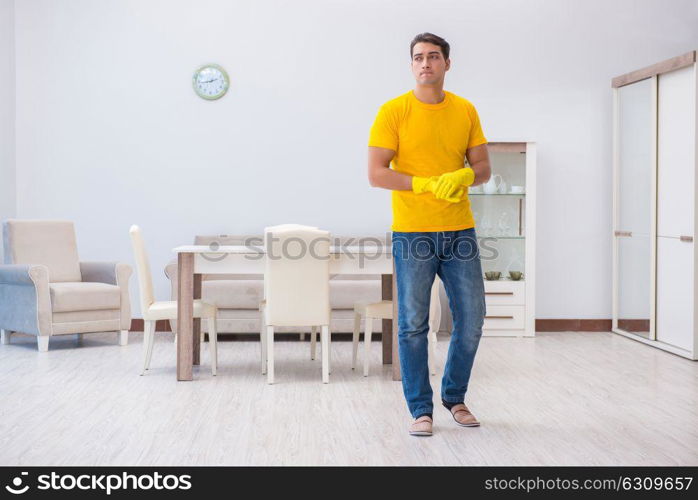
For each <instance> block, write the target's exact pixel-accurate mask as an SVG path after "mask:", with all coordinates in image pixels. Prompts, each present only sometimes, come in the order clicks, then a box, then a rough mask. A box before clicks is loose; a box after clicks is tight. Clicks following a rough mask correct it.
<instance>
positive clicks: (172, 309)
mask: <svg viewBox="0 0 698 500" xmlns="http://www.w3.org/2000/svg"><path fill="white" fill-rule="evenodd" d="M215 316H216V306H215V305H213V304H209V303H208V302H202V301H201V300H198V299H197V300H195V301H194V317H195V318H212V317H215ZM143 319H145V320H150V321H152V320H157V319H177V301H176V300H163V301H160V302H154V303H152V304H151V305H150V307H149V308H148V311H147V312H145V313H144V314H143Z"/></svg>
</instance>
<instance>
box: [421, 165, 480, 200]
mask: <svg viewBox="0 0 698 500" xmlns="http://www.w3.org/2000/svg"><path fill="white" fill-rule="evenodd" d="M474 181H475V171H474V170H473V169H472V168H470V167H464V168H459V169H458V170H455V171H453V172H447V173H445V174H441V175H435V176H432V177H416V176H415V177H412V191H413V192H415V193H417V194H422V193H433V194H434V196H435V197H436V198H437V199H439V200H446V201H448V202H450V203H458V202H459V201H461V200H462V199H463V198H464V197H465V193H466V191H465V190H466V189H468V186H470V185H471V184H472V183H473V182H474Z"/></svg>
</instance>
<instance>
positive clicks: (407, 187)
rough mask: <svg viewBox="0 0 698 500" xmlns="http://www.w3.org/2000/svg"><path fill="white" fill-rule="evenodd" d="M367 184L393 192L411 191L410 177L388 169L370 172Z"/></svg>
mask: <svg viewBox="0 0 698 500" xmlns="http://www.w3.org/2000/svg"><path fill="white" fill-rule="evenodd" d="M369 182H370V183H371V186H373V187H379V188H383V189H392V190H394V191H412V176H411V175H407V174H403V173H400V172H396V171H395V170H393V169H390V168H381V169H376V170H375V171H373V172H372V174H371V177H370V178H369Z"/></svg>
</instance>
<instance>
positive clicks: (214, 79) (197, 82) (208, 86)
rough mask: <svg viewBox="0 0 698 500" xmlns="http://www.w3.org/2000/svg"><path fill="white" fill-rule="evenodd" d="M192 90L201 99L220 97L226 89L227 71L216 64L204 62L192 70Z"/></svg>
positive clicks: (228, 83)
mask: <svg viewBox="0 0 698 500" xmlns="http://www.w3.org/2000/svg"><path fill="white" fill-rule="evenodd" d="M192 84H193V85H194V92H196V94H197V95H198V96H199V97H201V98H202V99H208V100H215V99H220V98H221V97H223V96H224V95H225V93H226V92H227V91H228V87H229V85H230V79H229V78H228V73H226V72H225V70H224V69H223V68H222V67H220V66H219V65H217V64H204V65H203V66H200V67H199V68H198V69H197V70H196V71H194V77H193V78H192Z"/></svg>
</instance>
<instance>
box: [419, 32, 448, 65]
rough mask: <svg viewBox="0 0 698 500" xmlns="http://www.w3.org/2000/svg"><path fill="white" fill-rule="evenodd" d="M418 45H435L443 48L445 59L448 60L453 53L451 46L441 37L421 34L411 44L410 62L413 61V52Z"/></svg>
mask: <svg viewBox="0 0 698 500" xmlns="http://www.w3.org/2000/svg"><path fill="white" fill-rule="evenodd" d="M418 43H433V44H434V45H438V46H439V47H441V54H442V55H443V56H444V59H448V55H449V53H450V52H451V46H450V45H449V44H448V42H447V41H446V40H444V39H443V38H441V37H440V36H437V35H435V34H433V33H420V34H419V35H417V36H416V37H414V38H413V39H412V42H411V43H410V60H411V59H412V50H413V49H414V46H415V45H417V44H418Z"/></svg>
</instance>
